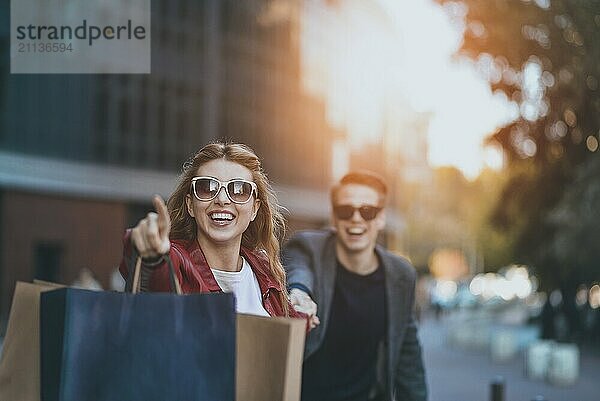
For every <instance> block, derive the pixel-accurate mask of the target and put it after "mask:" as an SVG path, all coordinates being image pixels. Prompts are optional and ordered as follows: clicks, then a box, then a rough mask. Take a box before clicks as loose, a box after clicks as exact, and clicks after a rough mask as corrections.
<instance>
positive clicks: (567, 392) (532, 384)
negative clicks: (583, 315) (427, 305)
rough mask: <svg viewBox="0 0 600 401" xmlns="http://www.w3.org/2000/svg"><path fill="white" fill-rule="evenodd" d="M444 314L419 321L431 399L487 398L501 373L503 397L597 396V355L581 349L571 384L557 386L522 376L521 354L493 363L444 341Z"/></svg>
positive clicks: (573, 399)
mask: <svg viewBox="0 0 600 401" xmlns="http://www.w3.org/2000/svg"><path fill="white" fill-rule="evenodd" d="M448 326H449V323H448V320H447V318H442V319H441V320H440V321H435V320H434V319H433V318H426V319H424V320H423V321H422V322H421V324H420V338H421V342H422V344H423V350H424V351H423V352H424V359H425V367H426V369H427V381H428V384H429V394H430V396H429V400H430V401H489V400H490V392H489V385H490V381H491V380H493V379H494V378H495V377H496V376H498V375H499V376H502V377H504V379H505V382H506V393H505V401H530V400H533V399H534V397H535V396H536V395H543V396H544V397H545V399H546V400H547V401H597V400H600V356H599V355H590V354H589V353H586V352H585V350H582V352H581V365H580V376H579V380H578V382H577V383H576V384H575V385H574V386H572V387H556V386H552V385H550V384H548V383H545V382H539V381H533V380H530V379H528V378H527V377H525V374H524V356H523V354H522V353H520V354H519V355H518V356H517V357H516V358H514V359H512V360H511V361H509V362H506V363H502V364H496V363H493V362H492V360H491V358H490V356H489V353H488V352H486V351H470V350H463V349H460V348H458V347H456V346H454V345H450V344H449V343H448V342H447V330H448Z"/></svg>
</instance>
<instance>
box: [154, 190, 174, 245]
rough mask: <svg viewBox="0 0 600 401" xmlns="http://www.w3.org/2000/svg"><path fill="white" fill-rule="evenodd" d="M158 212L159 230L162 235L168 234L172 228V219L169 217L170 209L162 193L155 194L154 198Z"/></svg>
mask: <svg viewBox="0 0 600 401" xmlns="http://www.w3.org/2000/svg"><path fill="white" fill-rule="evenodd" d="M152 203H153V204H154V208H155V209H156V213H157V214H158V221H157V223H158V231H159V233H160V235H161V236H165V235H166V236H168V235H169V231H170V230H171V219H170V218H169V210H168V209H167V205H166V204H165V201H164V200H163V198H161V196H160V195H155V196H154V199H153V200H152Z"/></svg>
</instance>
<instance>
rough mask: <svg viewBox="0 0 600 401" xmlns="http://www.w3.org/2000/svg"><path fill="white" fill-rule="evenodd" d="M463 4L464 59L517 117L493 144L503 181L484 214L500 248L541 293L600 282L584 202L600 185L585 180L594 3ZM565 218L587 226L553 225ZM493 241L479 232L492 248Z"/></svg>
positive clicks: (597, 218) (599, 10) (596, 68)
mask: <svg viewBox="0 0 600 401" xmlns="http://www.w3.org/2000/svg"><path fill="white" fill-rule="evenodd" d="M440 3H444V4H445V5H446V6H447V8H448V9H453V8H454V9H456V5H457V4H459V3H455V2H450V1H445V0H440ZM462 4H465V5H466V6H467V8H468V12H467V14H466V19H465V22H466V30H465V39H464V43H463V46H462V48H461V49H460V53H461V54H462V55H466V56H468V57H471V58H472V59H474V60H477V61H478V64H479V65H480V66H481V67H482V68H481V70H482V72H483V73H484V74H485V75H486V76H487V77H488V79H489V80H490V85H491V87H492V88H493V89H494V90H498V91H502V92H504V93H505V94H506V95H507V97H508V99H511V100H512V101H514V102H515V103H517V104H518V105H519V107H520V110H521V117H520V118H519V119H518V120H517V121H515V122H514V123H513V124H511V125H509V126H506V127H504V128H502V129H500V130H499V131H498V132H496V133H495V134H494V135H493V136H492V137H491V138H490V139H489V140H490V142H494V143H497V144H499V145H500V146H501V147H502V149H503V150H504V153H505V155H506V156H507V160H508V168H507V174H508V180H507V182H506V185H505V186H504V188H503V190H502V192H501V194H500V196H499V197H498V201H497V202H496V205H495V208H494V209H493V210H492V211H491V213H490V222H491V223H492V224H493V225H494V227H495V228H496V229H497V230H500V232H503V233H504V238H503V240H501V241H499V243H500V244H501V243H502V242H503V241H504V243H505V245H506V247H507V249H509V250H510V253H512V259H513V261H514V262H519V263H528V264H533V265H535V266H537V267H538V269H539V270H540V273H542V279H543V284H545V286H547V287H552V286H555V285H557V284H558V283H559V282H560V281H561V280H566V279H568V280H572V281H573V282H577V280H579V281H592V280H594V279H597V278H598V277H599V275H598V270H597V269H598V268H597V262H596V261H597V260H598V258H599V257H600V254H597V251H596V249H597V248H598V246H597V244H598V239H600V238H599V236H598V235H599V233H598V232H597V231H596V229H595V225H597V224H598V222H600V214H598V213H592V212H591V210H590V209H589V207H588V206H586V204H585V203H584V200H583V199H588V198H594V197H595V196H596V192H594V191H596V190H595V189H594V188H598V187H599V186H600V174H591V173H589V171H593V166H595V165H596V163H597V162H595V161H594V160H595V159H597V155H596V153H594V152H595V151H596V149H597V146H598V134H599V132H600V130H599V128H600V83H599V81H600V62H599V60H600V40H598V39H599V38H600V1H597V0H552V1H551V0H464V1H463V2H462ZM532 72H533V73H532ZM528 76H529V77H532V76H533V77H534V78H535V77H537V79H531V78H526V77H528ZM586 197H587V198H586ZM594 199H595V198H594ZM565 215H568V216H576V218H577V219H583V221H585V222H586V224H582V225H580V224H577V223H574V222H573V220H572V219H571V220H569V219H565V218H557V217H556V216H565ZM579 221H581V220H579ZM492 232H493V230H492ZM496 234H498V233H496ZM496 234H490V233H487V234H486V233H485V232H483V233H482V235H487V237H486V238H487V239H488V240H491V241H492V242H493V241H494V240H493V236H494V235H496ZM499 238H502V236H500V237H499Z"/></svg>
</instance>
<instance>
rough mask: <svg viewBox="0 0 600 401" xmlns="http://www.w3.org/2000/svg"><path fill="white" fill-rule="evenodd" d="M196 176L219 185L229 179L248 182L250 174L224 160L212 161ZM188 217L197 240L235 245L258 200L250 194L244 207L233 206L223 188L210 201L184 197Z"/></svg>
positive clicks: (254, 211) (245, 169)
mask: <svg viewBox="0 0 600 401" xmlns="http://www.w3.org/2000/svg"><path fill="white" fill-rule="evenodd" d="M196 176H201V177H213V178H216V179H217V180H219V181H221V182H227V181H230V180H233V179H236V178H237V179H239V178H241V179H244V180H247V181H253V180H252V172H251V171H250V170H249V169H247V168H246V167H244V166H242V165H241V164H237V163H234V162H232V161H229V160H225V159H215V160H211V161H209V162H207V163H204V164H203V165H201V166H200V167H199V168H198V171H197V172H196ZM186 205H187V210H188V213H189V214H190V215H191V216H192V217H193V218H194V219H195V220H196V225H197V227H198V232H197V234H198V237H199V238H205V239H207V240H209V241H210V242H213V243H214V244H215V245H229V244H237V245H238V246H239V244H240V243H241V240H242V234H243V233H244V231H246V229H247V228H248V225H249V224H250V222H251V221H253V220H254V218H255V217H256V213H257V212H258V208H259V207H260V200H259V199H257V198H256V194H253V195H252V197H251V198H250V200H249V201H248V202H247V203H243V204H239V203H233V202H232V201H231V199H229V198H228V197H227V193H226V191H225V188H221V189H220V190H219V193H218V194H217V196H216V197H215V198H214V199H212V200H210V201H201V200H198V199H197V198H196V197H195V196H193V195H190V194H188V195H187V196H186Z"/></svg>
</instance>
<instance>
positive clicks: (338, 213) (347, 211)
mask: <svg viewBox="0 0 600 401" xmlns="http://www.w3.org/2000/svg"><path fill="white" fill-rule="evenodd" d="M333 212H334V213H335V217H337V218H338V219H340V220H348V219H351V218H352V215H353V214H354V207H352V206H350V205H341V206H334V208H333Z"/></svg>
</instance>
